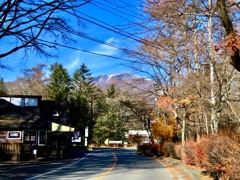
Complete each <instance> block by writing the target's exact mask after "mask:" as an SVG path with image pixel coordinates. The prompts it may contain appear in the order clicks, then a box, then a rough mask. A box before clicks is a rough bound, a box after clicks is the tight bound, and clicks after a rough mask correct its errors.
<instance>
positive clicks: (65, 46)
mask: <svg viewBox="0 0 240 180" xmlns="http://www.w3.org/2000/svg"><path fill="white" fill-rule="evenodd" d="M38 41H41V42H45V43H48V44H52V45H55V46H60V47H64V48H67V49H72V50H77V51H82V52H85V53H89V54H94V55H98V56H104V57H108V58H113V59H119V60H123V61H128V62H133V60H130V59H125V58H120V57H116V56H110V55H106V54H100V53H96V52H93V51H88V50H84V49H80V48H75V47H71V46H67V45H63V44H59V43H56V42H51V41H47V40H43V39H38Z"/></svg>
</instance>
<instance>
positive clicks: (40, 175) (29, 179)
mask: <svg viewBox="0 0 240 180" xmlns="http://www.w3.org/2000/svg"><path fill="white" fill-rule="evenodd" d="M90 154H91V153H89V154H87V155H86V156H84V157H83V158H81V159H79V160H77V161H75V162H74V163H71V164H68V165H67V166H62V167H60V168H57V169H54V170H52V171H49V172H46V173H43V174H39V175H37V176H34V177H31V178H28V179H26V180H32V179H36V178H38V177H42V176H45V175H47V174H50V173H53V172H55V171H58V170H60V169H63V168H66V167H68V166H70V165H73V164H76V163H78V162H80V161H82V160H84V159H85V158H86V157H88V156H89V155H90Z"/></svg>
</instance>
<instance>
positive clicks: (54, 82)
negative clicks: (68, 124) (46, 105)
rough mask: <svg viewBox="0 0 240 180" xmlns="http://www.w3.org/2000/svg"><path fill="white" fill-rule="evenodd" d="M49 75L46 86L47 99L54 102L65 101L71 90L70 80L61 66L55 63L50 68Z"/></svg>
mask: <svg viewBox="0 0 240 180" xmlns="http://www.w3.org/2000/svg"><path fill="white" fill-rule="evenodd" d="M50 71H51V75H50V82H49V84H48V88H47V90H48V93H49V98H50V99H52V100H56V101H67V100H68V98H69V93H70V89H71V79H70V76H69V75H68V72H67V70H66V69H65V68H63V66H62V64H60V63H58V62H56V63H54V64H53V65H51V67H50Z"/></svg>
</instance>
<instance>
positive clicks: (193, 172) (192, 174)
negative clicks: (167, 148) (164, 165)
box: [163, 158, 201, 180]
mask: <svg viewBox="0 0 240 180" xmlns="http://www.w3.org/2000/svg"><path fill="white" fill-rule="evenodd" d="M163 160H164V161H167V162H168V163H169V164H171V165H173V166H175V167H177V168H179V169H180V170H181V171H183V172H184V173H186V174H187V175H189V176H190V177H191V178H192V179H193V180H201V178H200V177H198V175H196V172H198V170H189V169H187V168H185V167H183V166H182V165H179V164H178V163H176V162H173V161H171V160H169V159H167V158H163ZM199 171H201V170H199Z"/></svg>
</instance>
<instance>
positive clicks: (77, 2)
mask: <svg viewBox="0 0 240 180" xmlns="http://www.w3.org/2000/svg"><path fill="white" fill-rule="evenodd" d="M88 2H90V0H71V1H66V0H48V1H47V0H39V1H34V0H5V1H1V2H0V44H1V47H3V48H1V52H0V59H1V58H4V57H8V56H9V55H11V54H13V53H16V52H17V51H19V50H24V53H23V57H27V55H28V53H29V52H31V53H32V52H35V53H36V54H38V55H40V56H42V55H44V56H45V57H52V56H54V55H53V54H52V52H50V51H49V48H54V49H57V48H56V47H55V46H54V45H53V44H51V42H59V41H60V40H62V41H64V42H68V41H73V38H72V34H76V33H79V29H77V28H79V27H83V26H82V25H83V24H82V22H81V17H80V16H79V15H78V10H77V9H78V8H79V7H80V6H83V5H85V4H86V3H88ZM74 22H75V24H73V23H74ZM76 23H77V24H76ZM49 41H50V43H49ZM2 67H4V66H3V65H2Z"/></svg>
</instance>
